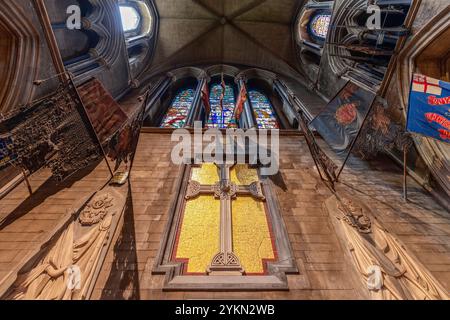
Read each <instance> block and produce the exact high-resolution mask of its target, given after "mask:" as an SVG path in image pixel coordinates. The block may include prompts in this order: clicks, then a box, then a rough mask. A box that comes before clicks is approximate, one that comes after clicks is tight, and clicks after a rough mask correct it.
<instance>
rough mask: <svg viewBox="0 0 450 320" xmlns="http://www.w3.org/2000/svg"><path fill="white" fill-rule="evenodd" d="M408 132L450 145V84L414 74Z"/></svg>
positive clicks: (410, 96)
mask: <svg viewBox="0 0 450 320" xmlns="http://www.w3.org/2000/svg"><path fill="white" fill-rule="evenodd" d="M406 130H407V131H409V132H414V133H419V134H422V135H424V136H428V137H431V138H434V139H437V140H440V141H443V142H447V143H450V83H448V82H444V81H440V80H437V79H433V78H430V77H426V76H424V75H421V74H414V76H413V81H412V84H411V92H410V95H409V107H408V118H407V124H406Z"/></svg>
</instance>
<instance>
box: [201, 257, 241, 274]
mask: <svg viewBox="0 0 450 320" xmlns="http://www.w3.org/2000/svg"><path fill="white" fill-rule="evenodd" d="M221 272H222V273H226V274H229V275H230V274H233V273H235V274H237V275H241V274H243V273H244V269H243V268H242V266H241V262H240V261H239V258H238V257H237V256H236V255H235V254H234V253H233V252H220V253H218V254H216V255H215V256H214V258H213V260H212V262H211V265H210V266H209V267H208V270H207V273H208V274H220V273H221Z"/></svg>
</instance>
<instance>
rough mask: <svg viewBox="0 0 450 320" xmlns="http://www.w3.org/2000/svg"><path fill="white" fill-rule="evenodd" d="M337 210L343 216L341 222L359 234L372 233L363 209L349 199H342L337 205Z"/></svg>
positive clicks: (368, 219)
mask: <svg viewBox="0 0 450 320" xmlns="http://www.w3.org/2000/svg"><path fill="white" fill-rule="evenodd" d="M338 208H339V210H340V211H341V212H342V213H343V214H344V217H343V220H344V221H345V222H347V223H348V224H349V225H350V226H352V227H353V228H356V230H358V231H359V232H361V233H370V232H371V231H372V228H371V227H372V222H371V221H370V218H369V217H368V216H366V215H365V214H364V212H363V208H362V207H360V206H358V205H356V204H355V203H354V202H353V201H352V200H351V199H349V198H343V199H341V201H340V202H339V203H338Z"/></svg>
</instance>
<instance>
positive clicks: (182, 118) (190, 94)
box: [161, 89, 195, 128]
mask: <svg viewBox="0 0 450 320" xmlns="http://www.w3.org/2000/svg"><path fill="white" fill-rule="evenodd" d="M194 95H195V91H194V89H184V90H182V91H180V92H179V93H178V94H177V96H176V97H175V99H173V101H172V105H171V106H170V108H169V110H168V111H167V114H166V115H165V116H164V119H163V121H162V123H161V128H182V127H184V125H185V124H186V119H187V116H188V114H189V111H190V110H191V107H192V103H193V102H194Z"/></svg>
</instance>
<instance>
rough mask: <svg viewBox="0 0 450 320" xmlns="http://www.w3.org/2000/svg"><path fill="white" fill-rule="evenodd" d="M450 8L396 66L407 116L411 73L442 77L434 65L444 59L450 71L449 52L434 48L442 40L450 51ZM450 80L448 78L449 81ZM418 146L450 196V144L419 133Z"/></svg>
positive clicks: (424, 30)
mask: <svg viewBox="0 0 450 320" xmlns="http://www.w3.org/2000/svg"><path fill="white" fill-rule="evenodd" d="M449 30H450V7H447V8H446V9H444V10H443V11H442V13H440V14H439V15H437V16H436V17H435V18H434V19H432V20H431V21H430V22H429V23H428V24H427V25H426V26H425V27H423V28H422V30H421V31H420V32H419V33H418V34H416V36H415V37H414V38H413V39H412V40H411V41H410V42H409V43H408V44H407V45H406V47H405V48H404V50H403V51H402V53H401V54H400V56H399V63H398V65H397V74H398V78H397V83H398V87H399V89H400V104H401V106H402V108H403V111H404V116H405V118H406V112H407V110H408V109H407V106H408V100H409V90H410V81H411V79H412V74H413V73H415V72H419V73H423V74H425V75H428V76H431V77H435V78H441V77H443V76H444V75H443V74H442V73H441V72H440V70H439V68H435V67H433V66H432V64H435V63H439V62H443V63H444V65H445V66H444V69H446V71H447V72H449V61H448V54H447V56H446V61H443V60H445V55H439V54H437V55H436V54H434V52H433V50H434V49H433V48H435V46H436V44H438V43H439V46H440V47H441V49H443V50H446V51H447V52H449V51H450V44H449V42H448V39H449V37H450V31H449ZM425 56H427V60H428V61H430V62H431V66H426V65H425V64H424V63H423V60H422V59H421V58H422V57H425ZM448 80H449V79H447V81H448ZM414 140H415V143H416V146H417V149H418V151H419V153H420V155H421V156H422V158H423V159H424V161H425V163H426V164H427V165H428V167H429V168H430V171H431V172H432V173H433V175H434V177H435V178H436V180H437V181H438V183H439V184H440V186H441V187H442V188H443V189H444V191H445V192H446V193H447V194H449V195H450V182H449V180H448V177H449V176H450V147H449V145H448V144H445V143H442V142H439V141H437V140H434V139H431V138H425V137H421V136H418V135H415V136H414Z"/></svg>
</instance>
